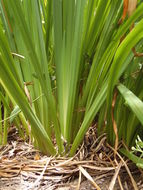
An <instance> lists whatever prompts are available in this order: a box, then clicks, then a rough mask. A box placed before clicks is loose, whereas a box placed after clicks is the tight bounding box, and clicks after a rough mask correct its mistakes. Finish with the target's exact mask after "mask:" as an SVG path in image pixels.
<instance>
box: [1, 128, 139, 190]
mask: <svg viewBox="0 0 143 190" xmlns="http://www.w3.org/2000/svg"><path fill="white" fill-rule="evenodd" d="M123 159H124V161H125V162H126V163H127V167H128V169H129V171H130V173H129V172H127V168H126V167H125V163H123V162H122V161H121V159H119V157H118V155H117V158H116V159H114V152H113V150H111V149H110V148H109V146H108V145H107V143H106V137H105V136H104V135H103V136H101V137H99V138H97V137H96V130H93V129H90V130H89V131H88V133H87V134H86V136H85V139H84V143H83V144H82V146H81V147H80V149H79V150H78V152H77V154H76V155H75V156H74V157H73V158H63V157H48V156H45V155H43V154H42V153H41V152H39V151H38V150H35V149H34V147H33V146H32V145H30V144H29V143H26V142H24V141H23V140H21V139H20V138H19V137H18V134H17V130H16V129H14V130H12V132H11V133H10V134H9V140H8V144H7V145H6V146H1V147H0V190H35V189H36V190H46V189H48V190H74V189H76V190H78V189H80V190H93V189H99V190H100V189H101V190H106V189H107V190H108V189H110V190H112V189H114V190H118V189H124V190H132V189H139V190H143V171H142V170H139V169H138V168H137V167H136V166H135V165H134V164H133V163H131V162H130V161H128V160H125V158H123ZM129 175H130V176H129ZM135 186H136V187H135Z"/></svg>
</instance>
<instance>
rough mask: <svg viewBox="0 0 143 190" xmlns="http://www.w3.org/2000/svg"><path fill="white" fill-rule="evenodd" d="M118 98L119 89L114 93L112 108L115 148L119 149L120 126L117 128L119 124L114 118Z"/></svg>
mask: <svg viewBox="0 0 143 190" xmlns="http://www.w3.org/2000/svg"><path fill="white" fill-rule="evenodd" d="M116 99H117V90H116V91H115V93H114V97H113V100H112V110H111V117H112V123H113V129H114V133H115V150H116V151H117V149H118V140H119V138H118V128H117V124H116V121H115V118H114V107H115V104H116ZM116 151H115V152H114V156H116Z"/></svg>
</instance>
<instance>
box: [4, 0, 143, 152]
mask: <svg viewBox="0 0 143 190" xmlns="http://www.w3.org/2000/svg"><path fill="white" fill-rule="evenodd" d="M0 8H1V21H2V23H1V25H0V68H1V69H0V84H1V85H2V86H3V88H4V89H5V91H6V96H7V97H8V99H9V101H10V103H11V104H12V105H13V110H15V109H18V112H17V114H15V117H14V118H13V119H17V118H19V122H21V121H22V123H24V124H26V123H27V126H30V127H31V129H30V130H29V129H28V127H27V126H26V125H24V126H25V127H26V131H27V133H28V131H29V135H30V136H31V139H32V142H33V143H34V144H35V146H36V147H38V148H39V149H40V150H41V151H43V152H44V153H46V154H47V153H48V154H51V155H54V154H56V153H58V154H61V155H65V154H67V153H68V154H69V155H70V156H73V154H74V153H75V152H76V150H77V148H78V146H79V145H80V143H81V142H82V140H83V137H84V135H85V133H86V131H87V130H88V128H89V127H90V125H91V123H92V121H93V120H94V118H95V116H97V115H98V114H99V122H98V126H99V128H98V131H99V133H101V132H102V131H106V133H107V135H108V140H109V142H111V143H112V144H113V143H114V141H115V135H114V131H113V124H112V121H111V111H112V100H113V95H114V89H115V87H116V86H117V89H118V90H119V91H120V93H121V95H119V96H118V99H117V102H118V107H117V108H116V109H115V112H116V119H117V126H118V127H119V128H120V129H123V126H124V124H125V123H124V122H126V120H124V122H122V121H121V114H119V111H120V109H121V108H122V106H123V98H124V99H125V100H126V101H127V102H128V105H129V106H130V107H131V109H132V111H133V114H132V113H131V116H130V117H131V118H132V116H133V118H135V121H136V117H135V115H136V116H137V118H138V119H139V120H140V121H142V119H141V117H140V115H141V114H142V112H140V111H141V109H139V110H138V108H139V107H137V108H135V109H134V107H133V106H134V105H135V104H136V103H135V102H134V105H133V104H132V105H131V104H130V103H131V102H132V98H133V99H134V97H132V96H131V97H129V96H128V97H127V96H126V92H125V91H128V89H127V88H129V86H130V85H128V84H127V80H125V81H124V82H122V81H121V78H122V77H123V76H125V75H126V73H129V72H130V69H131V68H132V66H131V64H132V60H135V59H134V58H133V57H134V56H133V54H132V51H131V49H132V48H133V47H134V46H135V45H136V44H138V43H139V42H141V39H142V38H143V32H142V31H143V19H142V17H143V14H142V9H143V4H140V5H139V6H138V8H137V10H136V11H135V12H134V14H133V15H132V16H131V17H130V18H129V19H127V20H126V21H125V22H124V23H123V24H122V25H120V26H119V24H118V23H119V20H120V17H121V14H122V2H121V1H120V0H117V1H116V2H115V1H111V0H107V1H106V2H105V1H104V0H100V1H98V0H78V1H75V0H68V3H67V0H47V1H44V0H39V1H38V0H35V1H19V0H15V1H9V0H1V1H0ZM134 22H137V25H136V26H135V28H134V29H133V30H132V31H131V32H129V28H130V27H131V25H132V23H134ZM125 33H126V34H127V36H126V38H125V39H124V40H123V41H122V43H121V42H120V39H121V38H122V36H123V35H124V34H125ZM139 48H140V47H139ZM119 81H120V82H121V83H123V84H119ZM136 81H138V80H136ZM118 84H119V85H118ZM137 84H138V82H137ZM125 86H127V88H126V87H125ZM140 93H141V91H140V92H138V94H140ZM122 97H123V98H122ZM141 98H142V96H141ZM134 100H135V99H134ZM13 112H14V111H13ZM125 112H126V109H125ZM9 114H10V113H9ZM134 114H135V115H134ZM0 115H1V114H0ZM124 116H125V117H126V114H124ZM105 121H106V123H107V125H106V129H104V128H103V123H104V122H105ZM135 121H134V122H135ZM137 121H138V120H137ZM17 125H18V123H17ZM136 127H137V123H135V125H134V127H133V128H134V130H135V129H136ZM120 129H119V130H120ZM134 130H133V131H132V132H131V133H130V131H129V129H127V128H126V129H124V132H122V131H121V133H120V132H119V135H120V136H119V139H121V137H122V134H123V133H127V134H128V135H127V143H128V144H130V141H131V139H132V136H133V133H134ZM53 138H55V139H56V146H55V144H54V143H53Z"/></svg>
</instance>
